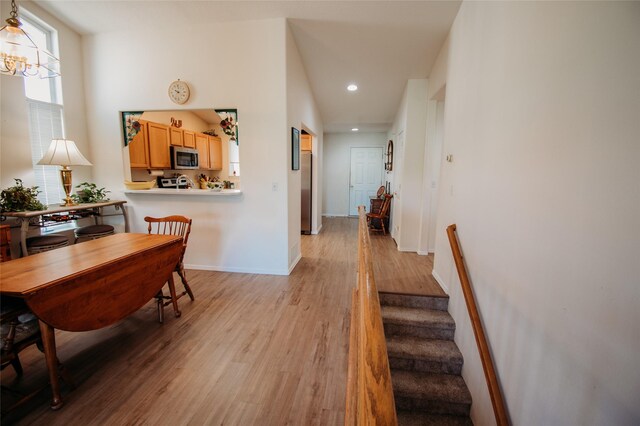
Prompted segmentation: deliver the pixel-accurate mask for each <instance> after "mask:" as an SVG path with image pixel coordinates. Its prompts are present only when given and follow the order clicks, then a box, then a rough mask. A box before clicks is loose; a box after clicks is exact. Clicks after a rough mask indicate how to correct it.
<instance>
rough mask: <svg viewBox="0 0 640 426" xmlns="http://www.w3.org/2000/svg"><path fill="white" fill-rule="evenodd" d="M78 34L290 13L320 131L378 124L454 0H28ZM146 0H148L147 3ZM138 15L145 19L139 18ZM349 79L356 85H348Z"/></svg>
mask: <svg viewBox="0 0 640 426" xmlns="http://www.w3.org/2000/svg"><path fill="white" fill-rule="evenodd" d="M35 3H37V4H38V5H39V6H41V7H42V8H44V9H45V10H47V11H49V12H50V13H52V14H53V15H55V16H56V17H58V18H59V19H60V20H62V21H63V22H65V23H66V24H68V25H70V26H72V27H74V28H76V29H77V30H78V32H80V33H81V34H96V33H103V32H112V31H119V30H125V29H127V28H129V27H131V26H132V25H135V26H136V27H137V28H138V29H140V28H141V25H150V26H151V25H153V26H154V27H157V26H158V25H160V26H167V27H170V26H172V25H175V24H176V21H179V22H185V23H192V24H193V23H198V22H203V23H206V22H208V23H211V22H227V21H243V20H255V19H270V18H277V17H286V18H289V25H290V28H291V30H292V32H293V36H294V39H295V41H296V44H297V45H298V50H299V51H300V55H301V57H302V61H303V63H304V66H305V69H306V71H307V75H308V78H309V82H310V85H311V89H312V91H313V94H314V96H315V99H316V102H317V105H318V107H319V109H320V113H321V115H322V119H323V122H324V130H325V132H329V133H330V132H349V131H351V129H352V128H354V127H357V128H359V129H360V131H378V132H385V131H387V130H388V129H389V127H390V125H391V123H392V122H393V120H394V117H395V113H396V111H397V109H398V106H399V104H400V101H401V98H402V94H403V91H404V87H405V85H406V82H407V80H408V79H410V78H426V77H427V76H428V74H429V71H430V70H431V67H432V65H433V63H434V61H435V59H436V57H437V55H438V52H439V51H440V47H441V46H442V44H443V42H444V40H445V38H446V36H447V34H448V32H449V29H450V28H451V24H452V23H453V20H454V18H455V16H456V14H457V12H458V8H459V7H460V3H461V2H460V1H457V0H456V1H443V2H438V1H395V0H394V1H360V0H351V1H328V0H323V1H207V0H200V1H187V0H174V1H153V2H152V1H151V0H137V1H122V0H111V1H104V0H35ZM152 3H153V5H152V6H151V4H152ZM139 16H145V17H146V19H144V20H140V19H138V17H139ZM349 83H355V84H357V85H358V88H359V89H358V91H356V92H348V91H347V90H346V86H347V85H348V84H349Z"/></svg>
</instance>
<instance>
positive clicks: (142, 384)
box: [1, 218, 441, 425]
mask: <svg viewBox="0 0 640 426" xmlns="http://www.w3.org/2000/svg"><path fill="white" fill-rule="evenodd" d="M356 235H357V220H356V219H349V218H326V219H325V220H324V228H323V231H322V233H321V234H320V235H317V236H303V237H302V253H303V258H302V260H301V261H300V263H299V264H298V265H297V266H296V268H295V270H294V271H293V273H292V274H291V275H290V276H288V277H284V276H267V275H254V274H237V273H224V272H205V271H188V272H187V274H188V278H189V280H190V284H191V287H192V289H193V291H194V293H195V295H196V300H195V302H191V301H189V300H188V299H186V298H183V299H181V300H180V302H179V303H180V307H181V309H182V317H181V318H174V317H173V315H172V312H171V309H166V310H165V324H164V325H160V324H158V323H157V321H156V313H155V305H154V304H153V303H149V304H148V305H146V306H145V307H144V308H143V309H141V310H140V311H138V312H136V313H135V314H134V315H132V316H130V317H129V318H127V319H126V320H124V321H122V322H120V323H118V324H116V325H114V326H112V327H108V328H105V329H102V330H98V331H92V332H86V333H66V332H57V333H56V337H57V346H58V355H59V357H60V359H61V361H62V362H63V363H64V364H65V365H66V366H67V368H68V369H69V370H70V372H71V373H72V375H73V377H74V378H75V380H76V382H77V385H78V388H77V389H76V390H74V391H71V392H70V391H69V389H67V388H64V387H63V391H64V393H63V395H64V398H65V406H64V407H63V408H62V410H60V411H58V412H52V411H50V410H49V409H48V398H49V392H48V389H45V390H44V391H43V392H41V394H40V395H39V397H38V398H36V399H35V400H33V401H32V402H31V403H29V405H27V406H25V407H23V408H22V409H20V410H16V411H15V412H13V413H11V415H9V416H5V418H3V419H2V423H3V424H10V423H13V422H18V423H20V424H47V425H76V424H77V425H89V424H110V425H129V424H148V425H180V424H193V425H200V424H212V425H223V424H224V425H285V424H291V425H338V424H343V416H344V404H345V391H346V375H347V353H348V337H349V336H348V327H349V309H350V295H351V288H352V287H353V286H354V285H355V280H356V257H357V253H356V249H357V238H356ZM383 238H384V240H387V241H386V242H385V241H384V240H383ZM374 240H375V241H376V243H374V245H375V246H376V250H380V251H379V252H378V254H379V255H380V254H384V256H385V258H386V259H390V260H392V261H390V262H388V266H389V268H395V267H402V268H403V269H407V268H410V269H411V270H413V272H411V273H409V274H407V273H406V272H404V271H400V273H399V274H397V276H399V277H402V279H403V280H406V281H410V279H409V278H408V276H409V275H410V276H412V277H413V276H416V275H418V276H422V275H423V272H416V271H420V270H421V269H420V268H421V267H424V268H425V269H428V270H430V266H429V265H428V263H427V262H426V261H425V257H422V256H416V259H410V260H404V258H405V256H404V255H409V253H399V257H396V255H397V251H396V249H395V245H394V244H393V241H392V240H391V239H390V238H389V237H380V238H378V237H375V239H374ZM378 240H379V241H378ZM388 242H390V243H391V245H389V244H388ZM382 252H384V253H382ZM421 265H422V266H421ZM389 268H387V267H386V266H385V267H383V268H379V269H380V271H379V272H380V275H381V281H390V280H391V278H392V272H391V269H389ZM376 273H378V271H376ZM385 277H386V278H385ZM411 279H413V278H411ZM179 285H180V284H178V286H179ZM440 291H441V290H440ZM105 303H107V302H106V301H105ZM23 354H24V356H22V359H23V365H24V367H25V376H24V377H23V379H21V380H20V383H19V385H18V388H22V389H29V388H33V387H34V386H37V385H38V384H40V385H42V384H43V383H46V369H45V365H44V358H43V356H42V354H41V353H40V352H39V351H37V350H36V349H35V348H29V349H28V350H26V351H25V352H23ZM1 378H2V384H3V385H10V386H14V387H15V386H16V383H15V382H14V379H15V376H14V373H13V370H12V369H11V368H7V369H5V370H4V371H3V372H2V377H1ZM3 401H4V398H3Z"/></svg>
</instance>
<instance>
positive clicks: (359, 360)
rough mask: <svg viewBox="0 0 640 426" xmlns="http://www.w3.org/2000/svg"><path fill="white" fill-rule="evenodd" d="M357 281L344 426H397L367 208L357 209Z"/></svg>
mask: <svg viewBox="0 0 640 426" xmlns="http://www.w3.org/2000/svg"><path fill="white" fill-rule="evenodd" d="M358 215H359V223H358V281H357V287H356V288H355V289H354V290H353V293H352V298H351V324H350V329H349V370H348V375H347V401H346V411H345V418H344V423H345V425H349V426H351V425H397V424H398V420H397V418H396V407H395V402H394V399H393V388H392V385H391V372H390V370H389V359H388V357H387V344H386V342H385V338H384V329H383V326H382V315H381V313H380V300H379V299H378V290H377V288H376V283H375V280H374V278H373V259H372V257H371V242H370V240H369V232H368V228H367V218H366V214H365V210H364V206H359V207H358Z"/></svg>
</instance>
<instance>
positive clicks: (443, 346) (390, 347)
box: [386, 335, 463, 364]
mask: <svg viewBox="0 0 640 426" xmlns="http://www.w3.org/2000/svg"><path fill="white" fill-rule="evenodd" d="M386 340H387V353H388V354H389V356H390V357H395V358H405V359H417V360H424V361H438V362H449V363H457V364H462V362H463V358H462V353H461V352H460V350H459V349H458V346H457V345H456V344H455V343H454V342H453V341H451V340H438V339H422V338H419V337H413V336H402V335H397V336H389V337H387V339H386Z"/></svg>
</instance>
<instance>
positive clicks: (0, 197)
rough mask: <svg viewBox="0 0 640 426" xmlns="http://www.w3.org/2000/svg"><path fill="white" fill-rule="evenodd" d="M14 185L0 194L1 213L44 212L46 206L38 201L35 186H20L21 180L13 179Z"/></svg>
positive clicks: (37, 192)
mask: <svg viewBox="0 0 640 426" xmlns="http://www.w3.org/2000/svg"><path fill="white" fill-rule="evenodd" d="M14 180H15V181H16V185H15V186H12V187H9V188H7V189H3V190H2V193H0V210H1V211H3V212H23V211H35V210H46V209H47V206H45V205H44V204H42V203H41V202H40V201H38V194H39V193H40V192H41V191H38V187H37V186H32V187H31V188H27V187H26V186H24V185H23V184H22V179H14Z"/></svg>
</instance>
